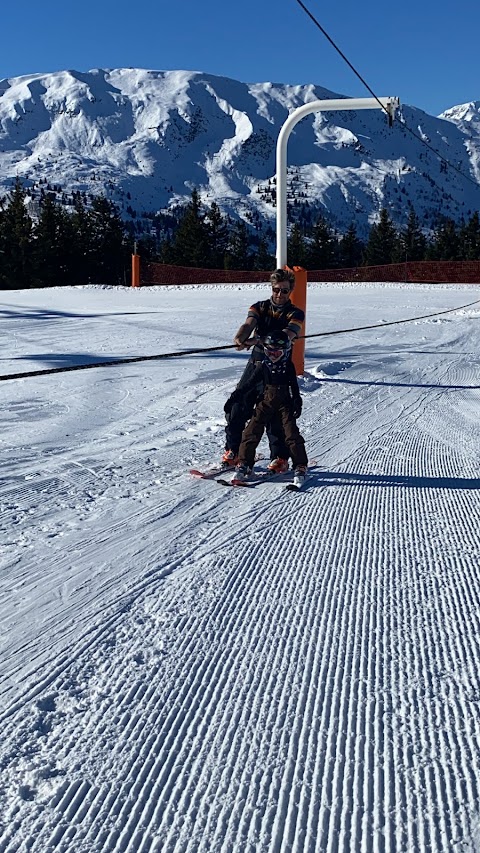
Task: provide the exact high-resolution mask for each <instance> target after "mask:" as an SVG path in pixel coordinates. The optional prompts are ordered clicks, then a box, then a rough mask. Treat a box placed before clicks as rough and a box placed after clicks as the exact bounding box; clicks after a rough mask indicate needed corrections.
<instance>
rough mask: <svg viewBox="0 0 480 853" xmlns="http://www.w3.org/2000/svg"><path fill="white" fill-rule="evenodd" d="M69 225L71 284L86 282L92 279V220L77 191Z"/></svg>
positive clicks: (93, 251)
mask: <svg viewBox="0 0 480 853" xmlns="http://www.w3.org/2000/svg"><path fill="white" fill-rule="evenodd" d="M70 225H71V228H72V231H73V233H74V235H75V239H74V245H73V247H72V249H73V257H74V273H73V278H72V284H88V283H89V282H92V281H94V273H93V268H94V254H95V246H94V238H93V221H92V218H91V217H90V216H89V215H88V212H87V209H86V206H85V202H84V199H83V198H82V196H81V194H80V193H78V194H77V195H76V197H75V203H74V210H73V213H72V214H71V219H70Z"/></svg>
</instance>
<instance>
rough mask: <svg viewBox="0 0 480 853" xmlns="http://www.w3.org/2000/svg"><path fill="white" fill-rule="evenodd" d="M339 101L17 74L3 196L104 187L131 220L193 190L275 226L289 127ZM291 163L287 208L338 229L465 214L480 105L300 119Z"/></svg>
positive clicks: (478, 158) (176, 78) (478, 148)
mask: <svg viewBox="0 0 480 853" xmlns="http://www.w3.org/2000/svg"><path fill="white" fill-rule="evenodd" d="M383 94H389V93H382V95H383ZM342 97H345V96H343V95H341V94H338V93H335V92H332V91H330V90H328V89H325V88H322V87H321V86H316V85H314V84H311V83H309V84H305V85H289V84H277V83H271V82H266V83H250V84H248V83H242V82H240V81H237V80H233V79H231V78H227V77H219V76H216V75H212V74H208V73H206V72H201V71H182V70H177V71H155V70H149V69H139V68H123V69H121V68H120V69H93V70H91V71H88V72H79V71H57V72H51V73H47V74H42V73H36V74H32V75H24V76H22V77H12V78H9V79H5V80H2V81H0V192H1V191H3V192H6V191H7V189H8V188H9V187H10V186H11V184H12V181H13V180H15V179H16V178H20V179H21V180H22V182H23V183H24V184H25V185H26V186H27V187H28V186H29V185H33V184H36V183H38V181H39V180H40V179H41V180H43V181H47V182H48V183H50V184H56V185H58V184H59V185H61V186H62V188H63V189H65V190H67V191H73V190H77V191H78V190H79V191H82V192H90V193H93V194H96V195H98V194H105V195H107V197H109V198H111V199H112V200H113V201H115V202H116V203H117V204H118V205H119V207H120V209H121V210H122V211H123V213H124V215H125V216H127V217H128V215H129V214H128V212H127V209H130V211H132V210H134V211H136V212H137V213H138V214H140V213H141V212H145V211H162V210H163V211H164V210H168V209H171V208H172V207H175V206H177V205H179V204H182V203H185V202H186V201H187V200H188V199H189V198H190V195H191V191H192V189H193V188H196V189H198V191H199V193H200V197H201V199H202V201H203V202H205V203H206V204H211V203H212V202H213V201H216V202H217V203H218V204H219V206H220V208H221V209H222V210H223V211H224V212H226V213H230V214H231V215H233V216H239V217H241V218H244V219H246V220H247V221H250V222H252V218H253V220H254V221H257V222H263V223H269V224H272V223H273V222H274V219H275V205H274V177H275V148H276V141H277V136H278V133H279V131H280V129H281V127H282V125H283V123H284V121H285V120H286V118H287V116H288V114H289V112H291V111H292V110H293V109H295V108H297V107H298V106H301V105H302V104H303V103H307V102H309V101H313V100H317V99H330V98H342ZM405 124H406V125H407V127H409V128H410V129H411V130H413V131H414V133H415V134H417V135H418V136H421V137H422V138H423V139H424V140H425V142H427V144H428V146H431V148H434V149H435V150H436V151H438V154H439V155H440V157H441V158H444V159H443V160H442V159H440V158H439V157H437V156H436V155H435V154H434V153H433V152H432V151H431V148H429V147H427V146H426V145H422V143H421V142H420V140H418V139H416V138H415V137H414V136H413V135H412V134H411V133H409V132H408V130H407V129H406V127H405ZM287 159H288V164H289V176H290V185H289V186H290V194H289V197H290V200H291V202H292V204H294V205H296V206H297V207H299V208H300V207H301V206H302V205H305V204H307V203H308V205H309V206H310V207H313V208H318V209H319V210H320V211H321V212H322V213H323V214H324V215H325V216H326V218H327V219H328V220H329V221H330V223H331V224H332V225H333V226H334V227H335V228H337V229H338V230H339V231H344V230H346V228H347V227H348V226H349V224H350V223H351V222H352V219H353V220H355V222H356V224H357V228H358V231H359V233H360V234H362V233H366V231H367V230H368V227H369V226H370V225H371V223H372V222H374V221H375V220H376V219H377V217H378V213H379V211H380V209H381V208H382V207H387V209H388V210H389V212H390V215H391V216H392V219H393V220H394V222H395V223H396V224H402V223H403V222H404V221H405V220H406V217H407V215H408V210H409V209H410V207H411V206H413V207H414V209H415V210H416V212H417V214H418V216H419V218H420V222H421V224H422V225H423V227H424V228H425V229H427V230H428V229H429V228H431V227H433V225H434V224H435V221H436V220H437V219H438V217H439V216H440V217H441V216H450V217H452V218H453V219H455V220H457V221H459V220H460V219H461V218H462V216H463V217H468V216H469V215H470V213H471V212H473V210H476V209H479V208H480V183H479V182H480V101H474V102H470V103H468V104H463V105H458V106H455V107H451V108H449V109H448V110H446V111H445V112H444V113H442V114H441V115H440V116H438V117H434V116H430V115H429V114H428V113H425V112H423V111H422V110H419V109H417V108H415V107H412V106H408V105H404V106H402V107H401V108H400V110H399V114H398V117H397V119H396V120H395V122H394V124H393V127H391V128H390V127H388V123H387V121H386V118H385V116H384V114H383V113H382V112H381V111H380V110H371V111H370V110H368V111H365V110H364V111H356V112H353V111H352V112H349V111H335V112H333V111H332V112H322V113H315V114H313V115H312V116H309V117H306V118H305V119H303V120H302V121H301V122H299V124H298V125H297V126H296V127H295V129H294V131H293V132H292V135H291V137H290V140H289V143H288V157H287ZM445 161H448V163H450V164H452V166H450V165H446V162H445ZM453 167H455V168H453ZM457 170H458V171H457ZM460 172H462V173H463V174H464V175H466V176H467V177H462V175H461V174H460ZM293 215H294V213H293Z"/></svg>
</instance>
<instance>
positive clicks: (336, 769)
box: [0, 284, 480, 853]
mask: <svg viewBox="0 0 480 853" xmlns="http://www.w3.org/2000/svg"><path fill="white" fill-rule="evenodd" d="M265 293H266V288H264V287H262V286H260V287H258V286H253V287H252V286H238V287H237V286H217V287H212V286H211V287H197V288H194V287H188V288H187V287H185V288H169V289H166V288H158V289H157V288H145V289H142V290H132V289H123V288H110V289H107V288H101V287H98V288H95V287H91V288H84V289H82V288H68V287H67V288H58V289H50V290H32V291H16V292H7V293H5V292H4V293H3V294H2V304H1V306H0V309H1V310H0V328H1V338H0V340H1V342H2V362H1V364H2V367H1V373H2V374H3V375H5V374H8V373H15V372H19V371H21V370H38V369H39V368H48V367H52V366H53V367H58V366H62V365H71V364H80V363H92V362H96V361H99V360H101V359H110V358H112V357H117V356H118V357H122V356H123V357H128V356H134V355H143V354H145V355H150V354H155V353H162V352H172V351H178V350H181V349H189V348H197V347H198V348H201V347H212V346H219V345H222V344H228V343H230V342H231V339H232V336H233V333H234V331H236V329H237V327H238V326H239V325H240V323H241V322H242V321H243V319H244V317H245V314H246V309H247V307H248V305H249V304H250V303H251V302H252V301H254V300H256V299H259V298H262V296H263V295H264V294H265ZM477 299H478V300H480V287H478V286H476V287H473V286H464V287H461V286H451V285H450V286H420V285H345V284H343V285H342V284H338V285H329V284H325V285H311V286H310V288H309V295H308V328H307V333H310V334H314V333H316V332H323V331H330V330H333V329H342V328H345V327H352V326H361V325H366V324H370V323H376V322H378V323H381V322H388V321H391V320H395V319H405V318H408V317H416V316H419V315H422V314H427V313H430V312H434V311H444V310H446V309H450V308H456V307H457V308H458V306H463V305H465V304H466V303H469V302H473V301H474V300H477ZM479 353H480V302H479V304H477V305H472V306H470V307H468V308H463V309H459V310H455V311H453V312H452V313H449V314H444V315H442V316H438V317H431V318H428V319H424V320H418V321H413V322H409V323H404V324H401V325H396V326H389V327H386V328H385V329H375V330H370V331H362V332H354V333H349V334H342V335H338V336H332V337H324V338H321V337H319V338H312V339H310V340H307V347H306V373H305V376H304V377H303V378H302V379H301V386H302V393H303V397H304V413H303V415H302V418H301V421H300V425H301V428H302V431H303V433H304V435H305V438H306V443H307V448H308V453H309V456H310V458H311V459H312V460H314V464H313V468H312V479H311V480H310V483H309V485H308V487H307V488H306V489H305V491H304V492H302V493H299V494H292V493H290V492H287V491H286V490H285V489H284V484H282V482H280V481H279V480H277V481H276V482H275V481H271V482H265V483H262V484H260V485H258V486H256V487H255V488H254V489H252V490H249V491H247V490H246V489H238V490H237V489H226V488H222V487H221V486H219V485H216V484H215V483H214V482H207V481H202V480H195V479H193V478H191V477H190V476H189V473H188V469H189V468H190V467H192V466H196V467H201V466H206V465H208V463H209V462H211V461H212V460H216V459H218V457H219V455H220V453H221V451H222V447H223V426H224V420H223V412H222V406H223V402H224V400H225V398H226V397H227V395H228V393H229V392H230V391H231V389H232V388H233V387H234V385H235V382H236V381H237V379H238V377H239V376H240V373H241V370H242V368H243V366H244V364H245V359H246V356H245V354H243V353H237V352H236V351H235V350H225V351H220V352H214V353H209V354H203V355H193V356H183V357H180V358H175V359H170V360H161V361H148V362H143V363H135V364H133V365H132V364H129V365H118V366H116V365H115V366H113V367H108V368H107V367H104V368H94V369H90V370H84V371H74V372H69V373H61V374H57V375H50V376H45V377H40V378H29V379H23V380H14V381H3V382H2V384H1V391H2V407H1V415H0V417H1V419H2V422H3V430H2V433H1V438H0V450H1V456H0V466H1V480H0V505H1V513H2V514H1V538H0V547H1V556H0V581H1V596H0V602H1V604H0V608H1V610H0V632H1V706H0V721H1V732H2V737H1V740H0V767H1V773H0V798H1V799H0V850H1V851H2V853H13V851H26V850H29V851H36V853H46V851H64V853H67V851H68V853H85V852H86V853H100V851H102V853H103V851H127V852H128V853H131V851H138V852H139V853H145V851H162V853H167V851H172V853H173V851H175V853H180V852H182V853H183V851H185V852H186V853H187V851H188V853H190V851H195V853H196V851H202V853H220V851H221V852H222V853H226V851H232V852H233V853H273V852H274V851H282V852H283V853H286V851H295V853H300V851H315V853H323V851H329V853H333V851H342V853H344V851H345V853H346V851H348V853H350V851H353V853H357V851H390V853H393V851H395V853H400V851H402V853H403V851H436V853H445V851H447V850H455V851H478V850H480V809H479V786H480V684H479V668H480V667H479V652H480V650H479V639H480V625H479V621H480V618H479V614H480V575H479V562H480V560H479V557H480V532H479V531H480V525H479V521H480V497H479V495H480V453H479V449H480V418H479V413H480V383H479V367H480V355H479ZM260 449H261V451H262V452H263V454H264V457H266V456H267V455H268V446H267V445H266V443H265V442H263V443H262V445H261V448H260ZM258 465H259V467H260V468H261V467H264V466H265V465H266V459H265V458H264V459H263V460H262V461H261V462H259V463H258Z"/></svg>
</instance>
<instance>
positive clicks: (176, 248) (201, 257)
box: [172, 190, 210, 267]
mask: <svg viewBox="0 0 480 853" xmlns="http://www.w3.org/2000/svg"><path fill="white" fill-rule="evenodd" d="M172 253H173V257H174V258H175V260H174V263H175V264H178V265H179V266H185V267H206V266H208V263H209V259H210V252H209V244H208V228H207V226H206V224H205V219H204V216H203V214H202V210H201V202H200V195H199V193H198V191H197V190H193V191H192V197H191V201H190V202H189V203H188V204H187V206H186V208H185V210H184V212H183V214H182V216H181V218H180V222H179V225H178V228H177V231H176V233H175V237H174V240H173V246H172Z"/></svg>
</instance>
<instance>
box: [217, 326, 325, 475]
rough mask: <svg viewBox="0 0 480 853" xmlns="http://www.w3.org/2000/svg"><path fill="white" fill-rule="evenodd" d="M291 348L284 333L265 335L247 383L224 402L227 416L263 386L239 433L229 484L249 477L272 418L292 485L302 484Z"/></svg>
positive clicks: (303, 454) (303, 469) (304, 465)
mask: <svg viewBox="0 0 480 853" xmlns="http://www.w3.org/2000/svg"><path fill="white" fill-rule="evenodd" d="M291 348H292V343H291V340H290V337H289V335H288V334H287V332H283V331H280V332H272V333H271V334H270V335H267V337H266V338H265V340H264V342H263V353H264V356H263V360H262V361H261V362H260V363H259V364H256V365H255V367H254V369H253V371H252V373H251V376H250V378H249V379H248V381H247V382H245V383H244V384H243V385H242V387H241V388H239V387H238V386H237V388H236V389H235V391H234V392H233V394H231V395H230V397H229V398H228V400H227V402H226V403H225V407H224V408H225V412H226V414H227V415H228V414H229V413H230V412H231V411H232V409H233V407H234V405H235V404H236V403H237V401H238V400H239V399H241V398H242V396H244V395H248V394H249V393H250V392H253V391H255V392H256V389H257V388H258V387H259V385H261V386H262V387H263V393H262V397H261V399H260V400H259V401H258V402H257V404H256V406H255V411H254V413H253V416H252V417H251V419H250V420H249V422H248V424H247V426H246V427H245V429H244V430H243V433H242V439H241V443H240V447H239V450H238V463H237V466H236V468H235V473H234V476H233V481H235V480H236V481H237V482H238V481H243V480H245V479H246V478H247V477H248V475H249V474H250V472H251V470H252V468H253V465H254V461H255V451H256V449H257V447H258V445H259V443H260V441H261V439H262V436H263V433H264V431H265V428H266V427H268V425H269V424H270V423H271V422H272V420H273V418H275V417H276V418H278V419H279V420H280V423H281V425H282V428H283V432H284V440H285V444H286V446H287V448H288V454H289V455H290V456H291V457H292V462H293V468H294V477H295V483H296V485H302V483H303V482H304V480H305V477H306V473H307V464H308V460H307V453H306V450H305V441H304V439H303V437H302V435H301V433H300V430H299V429H298V426H297V420H296V419H297V418H298V417H300V414H301V411H302V398H301V396H300V390H299V387H298V380H297V376H296V372H295V368H294V366H293V362H292V361H291V358H290V353H291ZM233 481H232V482H233Z"/></svg>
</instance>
